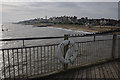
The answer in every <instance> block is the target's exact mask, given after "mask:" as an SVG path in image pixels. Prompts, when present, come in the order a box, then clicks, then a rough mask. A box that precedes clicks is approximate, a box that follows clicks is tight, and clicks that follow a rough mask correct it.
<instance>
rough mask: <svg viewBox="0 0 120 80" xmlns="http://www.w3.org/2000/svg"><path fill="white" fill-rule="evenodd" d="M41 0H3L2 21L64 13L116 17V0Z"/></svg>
mask: <svg viewBox="0 0 120 80" xmlns="http://www.w3.org/2000/svg"><path fill="white" fill-rule="evenodd" d="M42 1H43V0H42ZM42 1H41V2H37V1H36V2H33V1H32V0H29V2H27V1H26V2H18V1H17V0H16V1H15V0H14V1H13V0H11V2H10V1H9V2H8V1H7V0H6V1H3V2H2V4H0V5H2V9H0V13H2V22H3V23H4V22H18V21H22V20H28V19H34V18H44V17H45V16H48V17H52V16H64V15H66V16H77V17H78V18H81V17H88V18H112V19H118V0H114V1H112V0H109V1H111V2H108V1H106V2H99V1H98V0H96V1H95V0H84V2H73V1H72V0H71V1H70V2H59V0H58V2H56V0H54V1H55V2H53V0H44V1H46V2H44V1H43V2H42ZM47 1H48V2H47ZM77 1H79V0H77ZM85 1H86V2H85ZM89 1H90V2H89ZM91 1H94V2H91ZM104 1H105V0H104Z"/></svg>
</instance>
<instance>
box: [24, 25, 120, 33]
mask: <svg viewBox="0 0 120 80" xmlns="http://www.w3.org/2000/svg"><path fill="white" fill-rule="evenodd" d="M26 25H28V24H26ZM30 25H33V26H34V27H53V28H62V29H68V30H75V31H83V32H92V33H97V32H104V31H110V30H114V29H120V27H118V26H84V25H75V24H30Z"/></svg>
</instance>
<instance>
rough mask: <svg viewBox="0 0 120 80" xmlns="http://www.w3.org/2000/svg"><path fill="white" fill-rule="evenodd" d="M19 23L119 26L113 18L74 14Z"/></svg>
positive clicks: (118, 21) (20, 22)
mask: <svg viewBox="0 0 120 80" xmlns="http://www.w3.org/2000/svg"><path fill="white" fill-rule="evenodd" d="M18 23H19V24H40V23H46V24H77V25H89V26H97V25H101V26H102V25H107V26H120V24H119V23H120V20H114V19H105V18H101V19H89V18H88V17H82V18H80V19H78V18H77V17H76V16H60V17H50V18H47V16H45V18H35V19H30V20H24V21H19V22H18Z"/></svg>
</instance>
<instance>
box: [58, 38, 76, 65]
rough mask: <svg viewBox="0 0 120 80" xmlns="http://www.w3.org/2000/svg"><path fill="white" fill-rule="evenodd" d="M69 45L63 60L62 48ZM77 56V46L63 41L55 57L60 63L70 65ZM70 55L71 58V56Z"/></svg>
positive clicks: (69, 41) (72, 42) (70, 41)
mask: <svg viewBox="0 0 120 80" xmlns="http://www.w3.org/2000/svg"><path fill="white" fill-rule="evenodd" d="M68 44H69V45H70V48H69V49H68V50H67V53H66V56H65V58H64V57H63V53H64V46H66V45H68ZM77 54H78V46H77V45H76V44H75V42H74V41H73V40H65V41H63V42H62V43H61V44H60V45H59V46H58V50H57V57H58V59H59V60H60V61H61V62H62V63H71V62H73V61H74V60H75V58H76V57H77ZM71 55H72V56H71Z"/></svg>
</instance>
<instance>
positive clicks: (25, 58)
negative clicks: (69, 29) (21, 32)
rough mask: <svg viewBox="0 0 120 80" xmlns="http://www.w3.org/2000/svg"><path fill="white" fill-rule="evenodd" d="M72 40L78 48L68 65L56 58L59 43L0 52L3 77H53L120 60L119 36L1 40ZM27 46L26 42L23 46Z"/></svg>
mask: <svg viewBox="0 0 120 80" xmlns="http://www.w3.org/2000/svg"><path fill="white" fill-rule="evenodd" d="M56 38H57V39H58V38H62V39H73V40H74V41H75V42H76V44H77V45H78V48H79V53H78V55H77V58H76V59H75V61H74V63H73V64H71V63H69V64H67V66H65V65H64V64H63V63H61V62H60V61H59V60H58V59H57V55H56V53H57V47H58V45H59V43H56V44H49V45H37V46H36V45H34V46H24V45H23V46H22V47H15V48H2V49H0V51H1V54H2V59H3V67H2V73H3V76H4V78H8V79H11V78H35V77H42V76H45V75H50V74H53V73H58V72H62V71H65V70H66V69H72V68H76V67H81V66H85V65H90V64H94V63H96V62H100V61H103V60H111V59H115V58H120V50H119V49H120V35H119V34H107V35H100V34H98V35H96V34H87V35H79V34H74V35H66V36H59V37H40V38H17V39H2V40H0V41H16V40H23V42H24V41H27V40H36V39H56ZM23 44H25V43H23Z"/></svg>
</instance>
